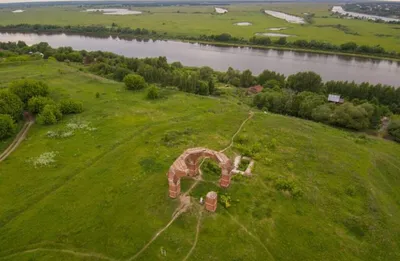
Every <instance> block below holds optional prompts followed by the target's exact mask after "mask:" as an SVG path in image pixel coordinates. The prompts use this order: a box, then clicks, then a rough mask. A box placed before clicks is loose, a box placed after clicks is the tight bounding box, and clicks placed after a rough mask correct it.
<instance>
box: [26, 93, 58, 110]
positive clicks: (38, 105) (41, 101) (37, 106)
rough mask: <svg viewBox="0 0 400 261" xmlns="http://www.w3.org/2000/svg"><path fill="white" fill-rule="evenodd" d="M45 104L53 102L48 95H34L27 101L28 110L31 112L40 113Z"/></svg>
mask: <svg viewBox="0 0 400 261" xmlns="http://www.w3.org/2000/svg"><path fill="white" fill-rule="evenodd" d="M47 104H53V105H54V104H55V103H54V101H53V100H52V99H50V98H48V97H42V96H36V97H32V98H30V99H29V101H28V110H29V111H30V112H32V113H35V114H36V113H40V112H41V111H42V110H43V108H44V106H46V105H47Z"/></svg>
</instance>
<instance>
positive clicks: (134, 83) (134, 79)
mask: <svg viewBox="0 0 400 261" xmlns="http://www.w3.org/2000/svg"><path fill="white" fill-rule="evenodd" d="M124 83H125V86H126V88H127V89H128V90H141V89H144V88H146V86H147V83H146V81H145V80H144V78H143V77H142V76H140V75H137V74H128V75H127V76H125V78H124Z"/></svg>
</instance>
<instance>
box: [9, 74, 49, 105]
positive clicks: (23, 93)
mask: <svg viewBox="0 0 400 261" xmlns="http://www.w3.org/2000/svg"><path fill="white" fill-rule="evenodd" d="M10 91H11V92H12V93H14V94H16V95H17V96H18V97H19V98H20V99H21V100H22V101H23V102H24V103H25V104H26V103H27V102H28V100H29V99H30V98H32V97H34V96H43V97H46V96H48V95H49V87H48V86H47V85H46V84H45V83H44V82H42V81H35V80H18V81H14V82H12V83H11V85H10Z"/></svg>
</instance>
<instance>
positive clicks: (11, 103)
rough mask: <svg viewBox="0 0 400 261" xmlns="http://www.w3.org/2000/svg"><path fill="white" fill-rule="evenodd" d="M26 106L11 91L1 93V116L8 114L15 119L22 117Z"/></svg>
mask: <svg viewBox="0 0 400 261" xmlns="http://www.w3.org/2000/svg"><path fill="white" fill-rule="evenodd" d="M23 107H24V104H23V103H22V101H21V99H20V98H19V97H18V96H17V95H15V94H14V93H11V92H9V91H5V90H4V91H0V114H8V115H10V116H11V117H12V118H13V119H15V120H16V119H18V118H20V117H21V113H22V110H23Z"/></svg>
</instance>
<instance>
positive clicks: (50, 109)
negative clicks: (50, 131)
mask: <svg viewBox="0 0 400 261" xmlns="http://www.w3.org/2000/svg"><path fill="white" fill-rule="evenodd" d="M61 118H62V113H61V111H60V109H59V108H58V107H57V106H56V105H46V106H44V108H43V110H42V112H41V113H39V114H38V116H37V118H36V119H37V122H38V123H39V124H43V125H51V124H55V123H57V121H59V120H61Z"/></svg>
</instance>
